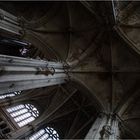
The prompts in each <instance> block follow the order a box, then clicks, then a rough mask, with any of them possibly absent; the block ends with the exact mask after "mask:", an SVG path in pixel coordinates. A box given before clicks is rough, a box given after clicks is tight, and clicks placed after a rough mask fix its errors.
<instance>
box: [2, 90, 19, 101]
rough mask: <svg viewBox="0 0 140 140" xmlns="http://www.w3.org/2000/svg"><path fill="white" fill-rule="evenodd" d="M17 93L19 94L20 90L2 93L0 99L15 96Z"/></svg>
mask: <svg viewBox="0 0 140 140" xmlns="http://www.w3.org/2000/svg"><path fill="white" fill-rule="evenodd" d="M19 94H21V91H16V92H12V93H6V94H2V95H0V99H5V98H6V97H13V96H16V95H19Z"/></svg>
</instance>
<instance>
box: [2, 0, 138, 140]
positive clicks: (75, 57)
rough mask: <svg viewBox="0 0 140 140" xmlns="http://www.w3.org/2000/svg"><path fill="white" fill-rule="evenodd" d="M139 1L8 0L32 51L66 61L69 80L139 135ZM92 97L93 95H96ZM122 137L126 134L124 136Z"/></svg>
mask: <svg viewBox="0 0 140 140" xmlns="http://www.w3.org/2000/svg"><path fill="white" fill-rule="evenodd" d="M139 4H140V2H131V1H129V2H127V1H120V2H111V1H108V2H107V1H106V2H95V1H89V2H86V1H85V2H84V1H81V2H80V1H77V2H13V3H12V2H7V3H1V4H0V5H1V7H2V8H4V9H5V10H9V12H12V13H13V14H15V15H16V16H19V17H22V18H21V19H22V20H21V22H23V23H24V28H25V34H24V36H23V39H24V40H27V41H29V42H31V43H32V44H33V46H34V47H35V48H37V52H35V53H34V54H32V55H33V56H34V57H36V56H40V57H41V58H45V59H49V60H55V61H63V62H65V63H66V64H69V65H70V66H71V67H70V70H69V75H70V78H71V80H72V81H74V82H77V83H78V84H79V85H80V86H78V87H77V88H78V89H83V88H85V89H86V91H88V94H90V96H92V97H93V99H94V100H96V105H97V104H98V105H99V106H100V108H99V110H100V111H103V112H106V113H110V112H114V113H117V114H118V115H119V117H120V118H121V119H122V121H124V123H125V125H126V126H127V127H128V128H129V130H128V131H129V132H130V133H131V134H132V135H133V136H134V137H138V138H140V111H139V107H140V98H139V90H140V89H139V82H140V56H139V55H140V37H139V32H140V29H139V28H140V20H139V19H140V7H139ZM94 100H93V101H94ZM123 137H126V136H123Z"/></svg>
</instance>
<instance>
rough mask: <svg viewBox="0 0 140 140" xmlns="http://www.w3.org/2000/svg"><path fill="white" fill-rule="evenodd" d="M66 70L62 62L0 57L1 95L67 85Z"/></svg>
mask: <svg viewBox="0 0 140 140" xmlns="http://www.w3.org/2000/svg"><path fill="white" fill-rule="evenodd" d="M66 70H67V67H66V66H65V65H64V64H63V63H60V62H50V61H43V60H35V59H29V58H21V57H14V56H7V55H0V94H4V93H9V92H14V91H22V90H27V89H33V88H40V87H46V86H52V85H57V84H62V83H65V82H66V80H67V79H68V75H67V73H66Z"/></svg>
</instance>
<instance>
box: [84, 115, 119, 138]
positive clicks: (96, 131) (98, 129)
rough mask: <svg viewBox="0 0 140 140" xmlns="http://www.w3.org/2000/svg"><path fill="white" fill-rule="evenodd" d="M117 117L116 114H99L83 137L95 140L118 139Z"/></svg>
mask: <svg viewBox="0 0 140 140" xmlns="http://www.w3.org/2000/svg"><path fill="white" fill-rule="evenodd" d="M119 135H120V133H119V119H118V118H117V116H116V115H114V114H113V115H112V114H104V113H102V114H100V115H99V116H98V118H97V119H96V121H95V122H94V124H93V126H92V127H91V129H90V130H89V132H88V134H87V135H86V137H85V140H86V139H93V140H94V139H95V140H96V139H97V140H119V138H120V136H119Z"/></svg>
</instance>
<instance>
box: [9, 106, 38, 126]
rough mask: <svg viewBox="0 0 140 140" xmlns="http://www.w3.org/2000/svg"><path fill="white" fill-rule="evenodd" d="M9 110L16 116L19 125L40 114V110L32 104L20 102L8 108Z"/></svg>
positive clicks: (11, 114)
mask: <svg viewBox="0 0 140 140" xmlns="http://www.w3.org/2000/svg"><path fill="white" fill-rule="evenodd" d="M7 112H8V113H9V114H10V116H11V117H13V118H14V120H15V122H16V123H17V124H18V126H19V127H22V126H24V125H26V124H28V123H30V122H32V121H34V120H35V119H36V118H37V117H38V116H39V111H38V110H37V108H36V107H34V105H32V104H20V105H17V106H14V107H10V108H8V109H7Z"/></svg>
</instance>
